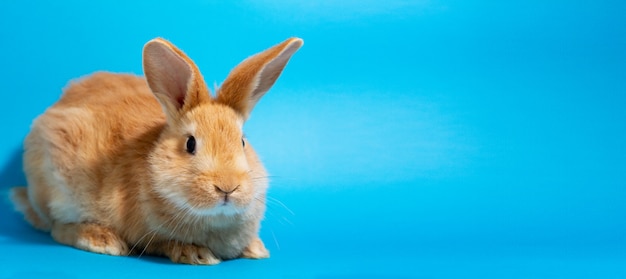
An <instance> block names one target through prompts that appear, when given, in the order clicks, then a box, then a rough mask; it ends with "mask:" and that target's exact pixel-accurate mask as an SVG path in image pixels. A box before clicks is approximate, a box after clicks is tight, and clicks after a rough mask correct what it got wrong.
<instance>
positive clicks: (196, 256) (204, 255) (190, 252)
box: [166, 243, 221, 265]
mask: <svg viewBox="0 0 626 279" xmlns="http://www.w3.org/2000/svg"><path fill="white" fill-rule="evenodd" d="M167 250H169V251H167V252H166V254H167V256H169V257H170V259H171V260H172V261H173V262H176V263H185V264H202V265H215V264H218V263H220V262H221V261H220V259H218V258H217V257H215V256H214V255H213V253H212V252H211V250H209V248H206V247H201V246H197V245H193V244H181V243H175V244H170V245H168V247H167Z"/></svg>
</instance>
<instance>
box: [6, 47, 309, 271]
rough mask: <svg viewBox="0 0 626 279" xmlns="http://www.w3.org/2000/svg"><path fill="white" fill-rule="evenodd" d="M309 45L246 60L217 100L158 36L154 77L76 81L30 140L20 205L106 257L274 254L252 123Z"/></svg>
mask: <svg viewBox="0 0 626 279" xmlns="http://www.w3.org/2000/svg"><path fill="white" fill-rule="evenodd" d="M302 44H303V42H302V40H301V39H298V38H291V39H288V40H286V41H284V42H282V43H280V44H278V45H276V46H274V47H272V48H270V49H267V50H266V51H263V52H261V53H259V54H256V55H254V56H252V57H250V58H248V59H246V60H244V61H243V62H242V63H241V64H240V65H239V66H237V67H236V68H235V69H233V70H232V72H231V73H230V74H229V76H228V77H227V78H226V80H225V81H224V83H223V85H222V87H221V88H220V89H219V90H218V92H216V97H212V96H211V94H210V92H209V89H208V88H207V86H206V84H205V82H204V80H203V78H202V75H201V74H200V72H199V70H198V68H197V67H196V65H195V64H194V63H193V61H191V59H190V58H188V57H187V56H186V55H185V54H184V53H183V52H182V51H181V50H179V49H178V48H176V47H175V46H174V45H172V44H171V43H169V42H167V41H166V40H163V39H160V38H157V39H154V40H151V41H150V42H148V43H147V44H146V45H145V46H144V49H143V68H144V73H145V76H146V77H145V79H144V78H142V77H137V76H133V75H124V74H113V73H105V72H100V73H96V74H93V75H92V76H89V77H87V78H84V79H81V80H79V81H77V82H74V83H72V84H71V85H70V86H69V87H68V88H67V90H66V91H65V93H64V95H63V96H62V97H61V99H60V100H59V101H58V102H57V103H56V104H54V105H53V106H52V107H50V108H49V109H48V110H47V111H46V112H45V113H44V114H43V115H41V116H39V117H38V118H37V119H36V120H35V121H34V123H33V126H32V130H31V132H30V134H29V135H28V136H27V138H26V140H25V142H24V149H25V152H24V170H25V172H26V178H27V181H28V185H29V186H28V187H16V188H13V189H12V200H13V202H14V204H15V206H16V208H17V209H18V210H19V211H21V212H22V213H24V216H25V219H26V220H27V221H28V222H29V223H31V224H32V225H33V226H34V227H36V228H38V229H41V230H44V231H50V232H51V234H52V237H53V238H54V239H55V240H56V241H58V242H60V243H63V244H66V245H71V246H74V247H77V248H79V249H83V250H87V251H92V252H96V253H103V254H110V255H129V254H141V253H149V254H154V255H165V256H168V257H169V258H170V259H171V260H172V261H174V262H180V263H189V264H217V263H219V262H220V261H221V260H226V259H233V258H238V257H244V258H266V257H269V252H268V251H267V249H266V248H265V246H264V245H263V242H262V241H261V240H260V238H259V236H258V233H259V228H260V222H261V219H262V218H263V216H264V213H265V195H266V190H267V186H268V181H267V174H266V171H265V169H264V167H263V165H262V164H261V162H260V161H259V159H258V157H257V155H256V153H255V151H254V150H253V149H252V146H250V144H249V143H248V142H247V140H246V139H245V138H244V137H243V132H242V126H243V123H244V121H246V119H247V118H248V116H249V114H250V111H251V110H252V109H253V107H254V105H255V104H256V103H257V101H258V100H259V99H260V98H261V97H262V96H263V95H264V94H265V93H266V92H267V91H268V90H269V89H270V87H271V86H272V85H273V84H274V82H275V81H276V79H277V78H278V76H279V75H280V73H281V72H282V70H283V68H284V67H285V65H286V64H287V62H288V61H289V59H290V58H291V56H292V55H293V54H294V53H295V52H296V51H297V50H298V49H299V48H300V47H301V46H302ZM155 97H156V98H155Z"/></svg>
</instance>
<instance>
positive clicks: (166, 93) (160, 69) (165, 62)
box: [144, 42, 193, 109]
mask: <svg viewBox="0 0 626 279" xmlns="http://www.w3.org/2000/svg"><path fill="white" fill-rule="evenodd" d="M144 72H145V73H146V79H147V80H148V84H149V85H150V88H151V89H152V91H153V92H155V93H158V95H157V97H158V96H163V97H166V98H160V97H159V100H160V101H161V102H168V103H170V104H172V105H174V107H176V109H180V108H182V107H183V106H184V104H185V97H186V95H187V90H188V88H187V87H188V85H189V81H190V79H191V78H192V75H193V73H192V69H191V66H190V65H189V64H188V62H187V61H185V59H183V58H182V57H181V56H180V55H179V54H178V53H176V51H174V50H173V49H172V48H171V47H170V46H168V45H166V44H165V43H162V42H150V43H148V44H147V45H146V47H145V49H144ZM161 94H163V95H161Z"/></svg>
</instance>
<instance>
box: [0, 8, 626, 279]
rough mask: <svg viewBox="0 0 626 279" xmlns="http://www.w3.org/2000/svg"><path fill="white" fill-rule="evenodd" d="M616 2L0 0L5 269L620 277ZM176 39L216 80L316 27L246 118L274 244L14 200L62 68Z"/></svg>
mask: <svg viewBox="0 0 626 279" xmlns="http://www.w3.org/2000/svg"><path fill="white" fill-rule="evenodd" d="M624 15H626V5H625V4H624V2H623V1H539V0H530V1H487V0H477V1H456V0H440V1H439V0H430V1H429V0H421V1H399V0H388V1H375V0H364V1H356V0H347V1H331V0H326V1H318V2H312V1H286V0H276V1H272V0H262V1H232V2H226V1H221V2H218V1H147V0H146V1H122V0H109V1H100V2H98V1H19V0H5V1H1V2H0V61H2V62H1V63H0V88H1V90H2V93H1V94H2V97H3V98H2V109H1V110H0V117H1V119H3V120H4V121H3V130H4V132H3V135H2V138H1V139H0V175H1V176H0V190H1V193H2V200H1V202H0V278H24V277H29V276H33V277H35V276H36V277H38V278H42V277H43V276H47V277H52V278H57V277H59V278H61V277H64V278H85V277H100V278H112V277H113V278H136V277H138V276H139V277H151V278H152V277H175V276H178V277H184V278H200V277H206V278H208V277H212V278H213V277H215V278H218V277H223V278H226V277H228V278H236V277H255V278H265V277H268V278H626V147H625V146H626V109H625V108H624V107H625V105H626V16H624ZM157 36H162V37H165V38H167V39H169V40H171V41H172V42H173V43H175V44H176V45H178V46H179V47H180V48H182V49H183V50H184V51H186V52H187V53H188V54H189V55H190V56H191V57H192V58H193V59H194V60H195V61H196V63H197V64H198V65H199V67H200V69H201V71H202V72H203V74H204V76H205V79H206V80H207V82H209V83H210V84H212V83H213V81H216V82H217V83H220V82H221V81H222V80H223V79H224V78H225V77H226V75H227V74H228V72H229V71H230V69H231V68H232V67H234V66H235V65H236V64H237V63H239V62H240V61H241V60H243V59H244V58H245V57H247V56H249V55H251V54H253V53H256V52H258V51H261V50H263V49H265V48H267V47H269V46H271V45H273V44H276V43H278V42H280V41H282V40H284V39H286V38H288V37H290V36H298V37H301V38H303V39H304V40H305V45H304V47H303V48H302V49H301V50H300V51H299V52H298V53H296V55H295V56H294V57H293V59H292V61H291V62H290V63H289V65H288V66H287V68H286V70H285V72H284V73H283V75H282V76H281V78H280V79H279V80H278V82H277V84H276V85H275V86H274V88H273V89H272V90H271V91H270V92H269V93H268V94H267V95H266V96H265V97H264V99H263V100H262V101H261V102H260V103H259V104H258V106H257V107H256V109H255V111H254V112H253V115H252V119H251V120H250V121H249V122H248V123H247V124H246V127H245V130H246V133H247V136H248V138H249V139H250V141H251V142H252V143H253V144H254V145H255V147H256V149H257V151H258V152H259V153H260V155H261V156H262V158H263V159H264V162H265V164H266V166H267V168H268V169H269V171H270V172H271V174H272V175H273V176H272V184H271V190H270V197H271V198H270V201H269V204H268V206H269V212H268V213H267V216H266V220H265V221H264V223H263V229H262V232H261V235H262V238H263V239H264V240H265V242H266V245H267V246H268V248H269V249H270V250H271V252H272V258H270V259H268V260H261V261H254V260H234V261H228V262H225V263H223V264H221V265H218V266H213V267H197V266H184V265H175V264H170V263H169V261H168V260H166V259H161V258H156V257H146V256H143V257H141V258H136V257H135V258H128V257H111V256H103V255H97V254H92V253H86V252H83V251H79V250H77V249H74V248H71V247H65V246H61V245H59V244H56V243H55V242H53V241H52V239H51V238H50V236H49V235H47V234H44V233H39V232H36V231H35V230H34V229H32V228H31V227H29V226H28V225H27V224H26V223H25V222H24V221H22V217H21V216H20V215H19V214H17V213H14V212H12V209H11V206H10V204H9V203H8V201H7V198H6V192H7V190H8V189H9V188H10V187H11V186H14V185H24V184H25V179H24V175H23V173H22V171H21V148H22V145H21V142H22V140H23V138H24V137H25V135H26V134H27V132H28V130H29V125H30V123H31V121H32V120H33V119H34V118H35V117H36V116H37V115H39V114H40V113H42V112H43V111H44V110H45V108H46V107H48V106H49V105H51V104H53V103H54V102H55V100H57V99H58V97H59V95H60V94H61V89H62V88H63V87H64V86H65V85H66V83H67V82H68V80H70V79H73V78H76V77H80V76H83V75H86V74H89V73H91V72H94V71H97V70H109V71H116V72H132V73H137V74H141V49H142V46H143V44H144V43H145V42H147V41H148V40H150V39H151V38H153V37H157Z"/></svg>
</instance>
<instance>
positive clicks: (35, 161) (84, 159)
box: [24, 72, 165, 222]
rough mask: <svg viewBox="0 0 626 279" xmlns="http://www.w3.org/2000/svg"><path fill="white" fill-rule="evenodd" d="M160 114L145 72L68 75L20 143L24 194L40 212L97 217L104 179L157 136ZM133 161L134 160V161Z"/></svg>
mask: <svg viewBox="0 0 626 279" xmlns="http://www.w3.org/2000/svg"><path fill="white" fill-rule="evenodd" d="M164 122H165V116H164V115H163V112H162V110H161V107H160V105H159V103H158V101H157V100H156V99H155V98H154V95H153V94H152V93H151V91H150V89H149V87H148V86H147V84H146V81H145V79H143V78H141V77H138V76H134V75H125V74H113V73H106V72H100V73H96V74H93V75H91V76H89V77H86V78H83V79H81V80H78V81H76V82H72V83H71V84H70V85H69V86H68V87H67V88H66V90H65V93H64V94H63V96H62V97H61V99H60V100H59V101H58V102H57V103H56V104H54V105H53V106H52V107H50V108H49V109H48V110H47V111H46V112H45V113H44V114H42V115H41V116H39V117H38V118H37V120H35V122H34V123H33V126H32V130H31V132H30V134H29V135H28V136H27V138H26V140H25V143H24V149H25V153H24V170H25V172H26V176H27V179H28V180H29V181H28V182H29V185H30V186H31V187H29V196H31V199H33V201H35V202H34V207H35V209H36V211H38V213H39V215H41V217H42V218H43V219H47V220H50V219H52V220H59V221H62V222H83V221H85V220H89V219H94V220H97V219H99V218H100V215H101V214H102V212H101V211H102V208H98V207H96V206H94V205H95V203H96V200H98V196H99V195H101V194H102V193H106V192H107V191H106V189H102V187H103V185H105V183H103V181H104V180H105V179H109V178H110V177H111V176H115V175H118V174H119V170H116V166H118V165H119V162H120V161H128V163H132V161H133V160H134V159H136V158H135V157H137V156H141V155H140V154H139V153H141V152H142V151H144V152H147V150H148V149H149V148H150V146H151V145H152V142H154V141H156V139H157V138H158V135H159V133H158V132H159V129H160V128H159V127H161V126H163V123H164ZM137 161H139V160H137Z"/></svg>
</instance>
